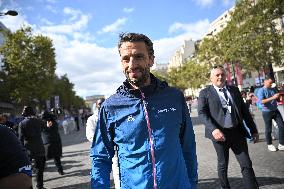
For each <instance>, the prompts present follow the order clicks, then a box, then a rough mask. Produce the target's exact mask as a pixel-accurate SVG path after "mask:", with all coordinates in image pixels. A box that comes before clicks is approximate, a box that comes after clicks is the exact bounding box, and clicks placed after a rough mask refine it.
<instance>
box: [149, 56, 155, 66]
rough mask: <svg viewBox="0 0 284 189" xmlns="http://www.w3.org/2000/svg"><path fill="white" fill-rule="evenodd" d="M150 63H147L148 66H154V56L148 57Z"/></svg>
mask: <svg viewBox="0 0 284 189" xmlns="http://www.w3.org/2000/svg"><path fill="white" fill-rule="evenodd" d="M149 59H150V61H149V66H150V67H152V66H153V65H154V59H155V56H154V55H152V56H150V57H149Z"/></svg>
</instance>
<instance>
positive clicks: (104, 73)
mask: <svg viewBox="0 0 284 189" xmlns="http://www.w3.org/2000/svg"><path fill="white" fill-rule="evenodd" d="M56 54H57V55H58V56H57V60H58V61H59V60H60V64H58V66H57V73H58V74H59V75H63V74H64V73H67V75H68V78H69V79H70V80H71V81H72V82H73V83H74V84H75V90H76V91H77V93H78V94H79V95H81V96H88V95H93V94H104V95H107V96H109V95H110V94H112V93H114V91H115V90H116V88H117V87H118V86H119V85H120V84H121V82H122V81H123V80H124V77H123V74H122V71H121V69H120V62H119V56H118V52H117V49H116V48H103V47H99V46H97V45H96V44H92V43H84V42H79V41H72V42H69V43H68V46H61V45H59V46H56Z"/></svg>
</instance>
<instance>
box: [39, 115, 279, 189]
mask: <svg viewBox="0 0 284 189" xmlns="http://www.w3.org/2000/svg"><path fill="white" fill-rule="evenodd" d="M191 117H192V122H193V124H194V130H195V135H196V143H197V157H198V173H199V184H198V186H199V187H198V188H199V189H219V188H220V187H219V185H218V177H217V170H216V165H217V163H216V153H215V150H214V148H213V145H212V143H211V141H210V140H208V139H205V137H204V126H203V125H202V124H201V123H200V122H199V120H198V118H197V112H196V110H193V112H192V114H191ZM255 120H256V123H257V126H258V129H259V133H260V142H259V143H257V144H251V143H249V144H248V145H249V152H250V156H251V159H252V162H253V168H254V171H255V174H256V177H257V180H258V183H259V186H260V188H261V189H283V188H284V163H283V160H284V152H283V151H277V152H269V151H268V150H267V145H266V143H265V140H264V124H263V120H262V117H261V113H260V112H257V113H256V116H255ZM61 136H62V142H63V158H62V163H63V167H64V171H65V175H63V176H61V175H59V174H58V173H57V170H56V168H55V165H54V162H53V161H52V160H49V161H47V167H46V170H45V172H44V186H45V187H46V188H48V189H53V188H54V189H55V188H59V189H72V188H74V189H85V188H90V176H89V172H90V167H91V163H90V159H89V148H90V145H91V144H90V143H89V142H87V139H86V138H85V127H84V128H82V127H81V130H80V131H78V132H77V131H73V132H72V133H71V134H68V135H64V134H63V132H61ZM273 143H274V144H277V145H278V140H274V141H273ZM228 175H229V181H230V184H231V187H232V189H241V188H243V185H242V175H241V172H240V167H239V165H238V162H237V161H236V158H235V157H234V155H233V153H232V152H230V163H229V171H228Z"/></svg>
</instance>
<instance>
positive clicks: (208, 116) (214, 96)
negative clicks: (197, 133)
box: [198, 85, 257, 140]
mask: <svg viewBox="0 0 284 189" xmlns="http://www.w3.org/2000/svg"><path fill="white" fill-rule="evenodd" d="M226 87H227V89H228V91H229V92H230V94H231V96H232V99H233V101H234V103H235V105H236V108H237V113H238V116H237V117H238V119H239V120H238V122H239V125H238V126H237V128H238V129H239V131H240V132H241V134H242V135H243V136H244V137H248V138H250V135H249V133H248V132H247V130H246V128H245V127H244V125H243V120H244V121H245V122H246V125H247V126H248V128H249V130H250V132H251V134H255V133H257V128H256V125H255V123H254V121H253V119H252V117H251V114H250V112H249V110H248V108H247V106H246V105H245V103H244V101H243V99H242V95H241V93H240V91H239V89H238V88H237V87H234V86H226ZM198 116H199V119H200V120H201V121H202V123H203V124H204V125H205V137H206V138H210V139H212V140H214V138H213V136H212V132H213V131H214V130H215V129H220V130H221V131H222V130H223V127H222V125H224V116H225V115H224V111H223V108H222V104H221V100H220V97H219V95H218V93H217V91H216V90H215V88H214V87H213V86H212V85H210V86H208V87H206V88H205V89H203V90H201V92H200V94H199V97H198Z"/></svg>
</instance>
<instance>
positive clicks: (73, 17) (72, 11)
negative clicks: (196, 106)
mask: <svg viewBox="0 0 284 189" xmlns="http://www.w3.org/2000/svg"><path fill="white" fill-rule="evenodd" d="M63 13H64V14H66V15H68V16H69V15H71V17H70V18H69V21H71V22H72V21H74V20H76V19H78V17H79V16H80V15H82V12H81V11H79V10H76V9H72V8H70V7H65V8H64V9H63Z"/></svg>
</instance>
